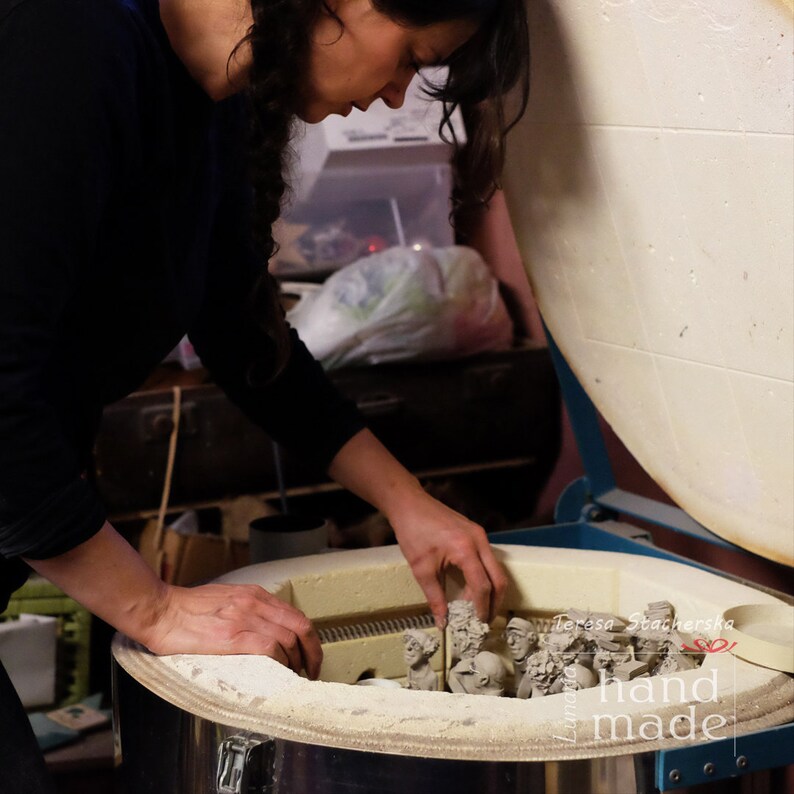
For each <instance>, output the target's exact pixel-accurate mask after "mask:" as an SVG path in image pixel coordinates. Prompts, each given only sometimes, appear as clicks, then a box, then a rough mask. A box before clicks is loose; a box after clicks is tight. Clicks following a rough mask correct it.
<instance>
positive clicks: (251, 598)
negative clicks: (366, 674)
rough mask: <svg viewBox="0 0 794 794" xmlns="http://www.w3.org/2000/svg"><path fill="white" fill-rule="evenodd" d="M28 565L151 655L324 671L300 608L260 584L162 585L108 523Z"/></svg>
mask: <svg viewBox="0 0 794 794" xmlns="http://www.w3.org/2000/svg"><path fill="white" fill-rule="evenodd" d="M27 562H28V563H29V564H30V566H31V567H32V568H34V569H35V570H36V571H38V572H39V573H40V574H41V575H42V576H45V577H46V578H47V579H49V580H50V581H51V582H53V583H54V584H56V585H58V587H60V588H61V589H62V590H63V591H64V592H65V593H67V594H68V595H70V596H71V597H72V598H74V599H75V600H76V601H79V602H80V603H81V604H82V605H83V606H85V607H86V608H87V609H90V610H91V612H93V613H94V614H95V615H98V616H99V617H100V618H102V619H103V620H104V621H106V622H107V623H110V625H111V626H114V627H115V628H117V629H118V630H119V631H121V632H123V633H124V634H126V635H127V636H128V637H131V638H132V639H133V640H136V641H137V642H140V643H141V644H142V645H145V646H146V647H147V648H148V649H149V650H150V651H152V652H153V653H156V654H161V655H162V654H170V653H203V654H235V653H239V654H264V655H265V656H270V657H272V658H273V659H275V660H276V661H279V662H281V663H282V664H285V665H287V666H288V667H291V668H292V669H293V670H294V671H295V672H296V673H299V672H300V671H301V670H306V673H307V675H308V676H309V678H317V676H318V675H319V674H320V664H321V662H322V659H323V652H322V648H321V647H320V640H319V638H318V636H317V633H316V632H315V630H314V627H313V626H312V624H311V621H310V620H309V619H308V618H307V617H306V615H304V614H303V612H301V611H300V610H299V609H296V608H295V607H293V606H290V605H289V604H287V603H286V602H284V601H282V600H281V599H279V598H276V597H275V596H274V595H272V594H271V593H268V592H267V591H266V590H264V589H263V588H261V587H257V586H256V585H233V584H207V585H202V586H200V587H175V586H174V585H168V584H165V583H164V582H162V581H161V580H160V579H159V578H158V577H157V576H155V574H154V573H153V571H152V569H151V568H149V566H148V565H147V564H146V563H145V562H144V560H143V558H142V557H141V556H140V555H139V554H138V553H137V552H136V551H135V550H134V549H133V548H132V546H130V545H129V543H127V541H126V540H124V538H122V537H121V535H119V534H118V532H116V530H115V529H113V527H112V526H111V525H110V524H108V523H105V525H104V526H103V527H102V528H101V529H100V530H99V532H97V533H96V534H95V535H94V536H92V537H91V538H89V539H88V540H86V541H84V542H83V543H81V544H80V545H79V546H75V547H74V548H73V549H71V550H70V551H67V552H64V553H63V554H61V555H59V556H57V557H50V558H48V559H44V560H38V559H27Z"/></svg>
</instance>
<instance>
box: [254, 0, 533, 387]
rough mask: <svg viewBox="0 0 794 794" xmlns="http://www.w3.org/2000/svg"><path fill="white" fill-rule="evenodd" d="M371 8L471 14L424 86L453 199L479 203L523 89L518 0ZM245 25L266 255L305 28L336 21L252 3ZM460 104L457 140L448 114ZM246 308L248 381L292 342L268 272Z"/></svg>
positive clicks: (297, 8) (289, 0)
mask: <svg viewBox="0 0 794 794" xmlns="http://www.w3.org/2000/svg"><path fill="white" fill-rule="evenodd" d="M371 2H372V5H373V7H374V8H375V9H376V10H377V11H379V12H380V13H382V14H384V15H385V16H387V17H389V18H390V19H392V20H394V21H395V22H397V23H398V24H401V25H405V26H406V27H425V26H428V25H432V24H435V23H438V22H446V21H451V20H458V19H470V20H474V21H476V22H477V23H478V28H477V32H476V33H475V34H474V36H473V37H472V38H471V39H470V40H469V41H467V42H466V43H465V44H464V45H463V46H461V47H460V48H459V49H458V50H456V51H455V52H454V53H453V54H452V55H451V56H450V58H449V59H448V60H447V62H446V64H445V65H446V66H448V76H447V79H446V82H444V83H443V84H432V83H430V82H427V81H426V82H425V86H424V90H425V92H426V93H427V94H428V95H429V96H432V97H434V98H436V99H438V100H440V101H442V102H443V103H444V114H443V120H442V124H441V130H440V132H441V133H442V135H443V136H444V137H446V139H447V140H450V141H451V142H452V143H453V144H454V146H455V154H454V160H453V161H454V165H455V174H456V176H455V187H454V192H453V197H452V198H453V206H454V207H456V208H461V207H464V208H465V207H471V206H482V205H484V204H486V203H487V201H488V200H489V199H490V197H491V196H492V195H493V193H494V191H495V190H496V189H497V187H498V185H499V176H500V173H501V170H502V165H503V162H504V142H505V136H506V134H507V132H508V131H509V130H510V128H511V127H512V126H513V125H514V124H515V123H516V122H517V121H518V120H519V119H520V117H521V115H522V114H523V113H524V110H525V109H526V105H527V99H528V95H529V37H528V32H527V19H526V12H525V9H524V0H371ZM251 9H252V13H253V24H252V26H251V29H250V30H249V33H248V35H247V36H246V38H245V39H244V40H243V41H242V42H240V44H239V45H238V47H240V46H242V45H243V44H247V45H249V46H250V50H251V54H252V66H251V70H250V73H249V76H248V84H247V87H246V91H245V94H246V100H247V105H248V110H249V118H250V126H249V162H250V177H251V181H252V184H253V189H254V214H253V219H252V221H253V230H254V239H255V241H256V242H257V244H258V248H259V251H260V253H261V255H262V256H263V257H264V261H269V260H270V259H271V257H272V256H273V255H274V254H275V253H276V250H277V246H276V243H275V241H274V239H273V234H272V231H271V230H272V226H273V223H274V222H275V221H276V219H277V218H278V216H279V214H280V212H281V203H282V199H283V197H284V193H285V191H286V190H287V187H288V186H287V183H286V178H285V173H286V171H287V167H288V165H289V158H290V155H291V151H290V146H289V143H290V137H291V133H292V129H293V124H294V121H295V117H296V116H297V113H298V111H299V109H300V98H301V95H302V84H301V80H302V76H303V75H305V74H306V73H307V70H308V64H309V55H310V50H311V33H312V30H313V29H314V26H315V24H316V22H317V20H318V19H319V17H320V15H322V14H328V15H330V16H331V17H333V18H334V19H336V21H337V22H338V23H339V25H340V36H341V35H344V25H343V23H342V21H341V20H340V19H339V18H338V17H337V16H336V14H334V12H333V10H332V9H331V7H330V6H329V5H328V3H327V0H251ZM458 107H460V108H461V110H462V111H463V113H464V115H465V117H466V120H467V127H468V142H467V143H466V144H465V145H461V143H460V142H459V141H458V140H457V139H456V137H455V133H454V130H453V128H452V125H451V124H450V118H451V116H452V113H453V112H454V111H455V109H456V108H458ZM251 310H252V312H253V316H254V317H255V318H256V320H257V323H258V325H259V326H260V328H261V329H262V330H263V331H264V332H265V333H266V334H267V336H268V337H269V338H270V340H271V344H270V345H267V346H266V347H267V348H268V354H267V360H262V361H259V362H256V363H255V364H254V365H253V366H252V370H251V372H252V376H251V377H252V379H254V376H253V373H256V377H255V379H256V380H260V379H262V377H264V378H265V379H268V378H269V377H273V376H274V374H277V373H278V372H279V371H280V370H281V369H282V368H283V367H284V365H285V364H286V362H287V360H288V358H289V350H290V342H289V336H288V330H287V326H286V322H285V320H284V313H283V311H282V309H281V306H280V303H279V294H278V285H277V283H276V281H275V279H274V278H273V277H272V276H271V275H270V274H269V273H267V272H264V273H263V274H262V277H261V278H260V279H259V281H258V283H257V284H256V286H255V288H254V290H253V292H252V295H251Z"/></svg>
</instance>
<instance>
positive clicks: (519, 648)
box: [505, 618, 538, 680]
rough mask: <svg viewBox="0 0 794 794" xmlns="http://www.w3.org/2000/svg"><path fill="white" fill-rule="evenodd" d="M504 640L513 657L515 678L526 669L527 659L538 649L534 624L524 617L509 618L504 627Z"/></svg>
mask: <svg viewBox="0 0 794 794" xmlns="http://www.w3.org/2000/svg"><path fill="white" fill-rule="evenodd" d="M505 640H506V642H507V647H508V648H509V649H510V656H512V657H513V668H514V670H515V676H516V680H518V679H519V678H520V677H521V676H522V675H524V673H525V672H526V671H527V660H528V659H529V656H530V654H531V653H534V652H535V651H536V650H537V649H538V635H537V632H536V631H535V624H534V623H532V622H531V621H529V620H524V618H510V620H509V621H508V623H507V626H506V628H505Z"/></svg>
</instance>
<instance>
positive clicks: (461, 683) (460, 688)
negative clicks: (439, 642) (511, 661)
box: [449, 651, 505, 697]
mask: <svg viewBox="0 0 794 794" xmlns="http://www.w3.org/2000/svg"><path fill="white" fill-rule="evenodd" d="M504 682H505V667H504V665H503V664H502V660H501V659H500V658H499V657H498V656H497V655H496V654H495V653H491V652H490V651H480V652H479V653H478V654H477V655H476V656H475V657H474V658H473V659H464V660H462V661H461V662H460V663H459V664H457V665H456V666H455V667H454V668H453V669H452V670H451V671H450V675H449V688H450V689H451V690H452V691H453V692H457V693H459V694H460V693H465V694H468V695H491V696H493V697H501V696H502V695H504V693H505V689H504Z"/></svg>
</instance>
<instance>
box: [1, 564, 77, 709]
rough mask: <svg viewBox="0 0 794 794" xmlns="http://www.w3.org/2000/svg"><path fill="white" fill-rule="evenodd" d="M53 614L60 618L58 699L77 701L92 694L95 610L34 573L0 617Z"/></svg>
mask: <svg viewBox="0 0 794 794" xmlns="http://www.w3.org/2000/svg"><path fill="white" fill-rule="evenodd" d="M23 613H25V614H30V615H51V616H52V617H54V618H56V619H57V621H58V634H57V637H58V638H57V648H56V670H55V702H56V703H57V704H58V705H60V706H66V705H69V704H71V703H77V702H78V701H80V700H82V699H83V698H85V697H87V696H88V694H89V674H90V653H91V613H90V612H89V611H88V610H87V609H85V608H84V607H82V606H80V604H78V603H77V602H76V601H74V600H73V599H71V598H69V596H67V595H65V594H64V593H63V592H62V591H61V590H59V589H58V588H57V587H56V586H55V585H54V584H51V583H50V582H48V581H46V580H45V579H42V578H41V577H38V576H33V577H31V578H30V579H29V580H28V581H27V582H26V583H25V584H24V585H23V586H22V587H21V588H20V589H19V590H17V591H16V592H15V593H14V594H13V595H12V596H11V600H10V601H9V604H8V609H6V611H5V612H4V613H3V614H2V615H0V619H2V620H8V619H13V618H17V617H18V616H19V615H21V614H23Z"/></svg>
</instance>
